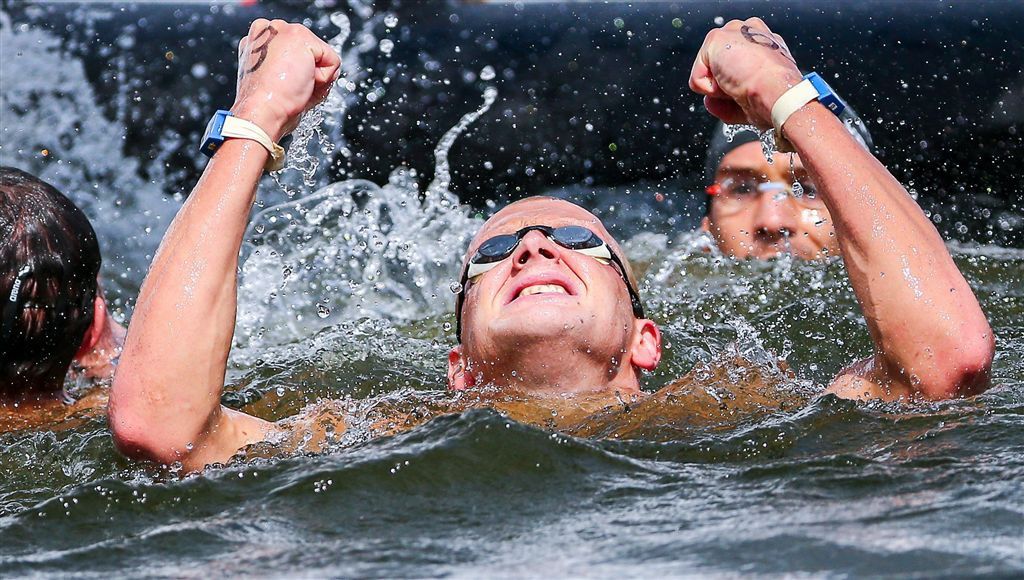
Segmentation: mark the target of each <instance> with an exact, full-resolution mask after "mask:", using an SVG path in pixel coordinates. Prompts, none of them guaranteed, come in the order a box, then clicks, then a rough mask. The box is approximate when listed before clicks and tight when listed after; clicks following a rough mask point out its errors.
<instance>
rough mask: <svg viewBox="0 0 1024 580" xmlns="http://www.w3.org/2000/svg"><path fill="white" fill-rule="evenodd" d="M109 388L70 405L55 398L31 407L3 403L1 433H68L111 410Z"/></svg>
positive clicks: (98, 388)
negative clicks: (39, 431) (26, 431)
mask: <svg viewBox="0 0 1024 580" xmlns="http://www.w3.org/2000/svg"><path fill="white" fill-rule="evenodd" d="M107 395H108V390H107V389H106V388H101V387H95V388H92V389H90V390H89V391H87V392H85V393H84V394H83V395H82V396H80V397H79V398H78V399H76V400H74V401H73V402H71V403H70V404H69V403H67V402H65V401H64V400H62V399H51V400H46V401H41V402H36V403H30V404H18V405H15V404H11V403H4V404H0V433H9V432H13V431H24V430H39V429H46V430H50V431H66V430H68V429H74V428H76V427H78V426H80V425H81V424H83V423H85V422H87V421H91V420H93V419H96V418H98V417H102V416H103V413H104V411H105V410H106V408H107V398H108V397H107Z"/></svg>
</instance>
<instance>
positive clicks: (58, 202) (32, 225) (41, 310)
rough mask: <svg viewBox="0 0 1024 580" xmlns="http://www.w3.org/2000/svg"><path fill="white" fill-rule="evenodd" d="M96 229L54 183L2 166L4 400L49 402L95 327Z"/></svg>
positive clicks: (0, 375) (0, 362)
mask: <svg viewBox="0 0 1024 580" xmlns="http://www.w3.org/2000/svg"><path fill="white" fill-rule="evenodd" d="M99 269H100V248H99V243H98V242H97V240H96V232H95V231H93V229H92V225H90V224H89V220H88V219H87V218H86V217H85V214H84V213H82V211H81V210H80V209H78V208H77V207H76V206H75V204H73V203H72V202H71V200H69V199H68V198H67V197H65V196H64V195H63V194H61V193H60V192H59V191H57V189H55V188H54V187H53V186H51V185H50V184H48V183H46V182H44V181H41V180H39V179H37V178H36V177H34V176H32V175H30V174H28V173H25V172H24V171H21V170H18V169H14V168H11V167H0V299H2V303H0V304H2V308H0V399H8V400H10V399H14V400H18V399H23V398H28V397H48V396H53V395H54V394H56V393H59V392H60V391H61V388H62V386H63V382H64V376H65V375H66V374H67V371H68V367H69V366H70V365H71V361H72V360H73V359H74V357H75V354H76V352H78V350H79V347H80V346H81V344H82V339H83V337H84V336H85V333H86V331H87V330H88V329H89V327H90V325H91V324H92V322H93V316H94V301H95V299H96V293H97V281H96V276H97V275H98V274H99Z"/></svg>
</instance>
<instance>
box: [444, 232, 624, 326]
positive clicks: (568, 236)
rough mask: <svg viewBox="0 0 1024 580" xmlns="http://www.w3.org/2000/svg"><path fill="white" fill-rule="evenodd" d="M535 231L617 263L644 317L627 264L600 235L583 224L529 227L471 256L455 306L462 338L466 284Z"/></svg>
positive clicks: (484, 245)
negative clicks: (557, 226)
mask: <svg viewBox="0 0 1024 580" xmlns="http://www.w3.org/2000/svg"><path fill="white" fill-rule="evenodd" d="M534 230H536V231H539V232H543V233H544V235H545V236H547V237H548V239H550V240H551V241H553V242H555V243H556V244H558V245H559V246H562V247H563V248H566V249H569V250H572V251H574V252H579V253H581V254H583V255H585V256H590V257H592V258H594V259H595V260H598V261H600V262H603V263H605V264H609V263H614V264H615V265H616V266H618V273H619V276H620V277H621V278H622V281H623V282H625V283H626V290H628V291H629V300H630V303H632V305H633V315H634V316H636V317H637V318H643V317H644V307H643V305H642V304H641V303H640V294H638V293H637V291H636V289H635V288H633V285H632V284H630V283H629V278H627V277H626V266H625V265H624V264H623V263H622V260H621V259H619V257H618V256H616V255H615V253H614V252H612V249H611V248H609V247H608V244H607V243H605V241H604V240H602V239H601V237H600V236H598V235H597V234H595V233H594V232H593V231H591V230H590V229H588V228H585V227H583V226H562V227H560V228H552V227H550V226H527V227H525V228H523V229H521V230H519V231H517V232H516V233H514V234H502V235H500V236H494V237H493V238H488V239H487V240H486V241H484V243H482V244H480V247H479V248H477V250H476V253H475V254H473V257H472V258H470V259H469V264H467V266H466V270H465V272H463V273H462V280H460V281H459V286H460V289H459V295H458V298H457V299H456V305H455V336H456V337H457V338H458V339H459V340H460V341H461V340H462V302H463V299H464V298H465V296H464V295H465V292H466V284H467V283H469V281H470V280H473V279H475V278H476V277H477V276H481V275H483V274H484V273H485V272H487V271H489V270H491V269H492V268H494V267H495V266H497V265H498V264H499V263H500V262H501V261H502V260H505V259H506V258H508V257H509V256H511V255H512V252H514V251H515V249H516V248H517V247H519V242H521V241H523V236H525V235H526V234H528V233H530V232H532V231H534Z"/></svg>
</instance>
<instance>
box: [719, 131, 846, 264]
mask: <svg viewBox="0 0 1024 580" xmlns="http://www.w3.org/2000/svg"><path fill="white" fill-rule="evenodd" d="M774 161H775V162H774V163H772V164H769V163H768V160H767V159H765V157H764V154H763V153H762V152H761V145H760V143H747V144H744V145H742V146H740V147H737V148H736V149H733V150H732V151H730V152H729V153H728V154H727V155H726V156H725V157H724V158H723V159H722V162H721V163H720V164H719V166H718V171H717V173H716V175H715V183H716V184H720V185H721V184H727V185H730V186H732V190H731V191H732V192H733V193H732V194H731V195H730V194H728V193H724V192H723V193H719V194H717V195H714V196H712V197H711V209H710V211H709V212H708V215H707V217H705V218H704V222H703V224H702V228H703V229H706V230H707V231H709V232H711V234H712V235H713V236H714V237H715V241H716V242H717V243H718V247H719V248H720V249H721V250H722V252H724V253H726V254H729V255H732V256H734V257H737V258H761V259H764V258H771V257H774V256H777V255H779V254H781V253H792V254H794V255H796V256H798V257H800V258H804V259H815V258H821V257H824V256H825V255H836V254H837V253H838V251H839V244H838V242H837V241H836V237H835V230H834V229H833V227H832V217H831V216H830V215H829V213H828V209H827V208H826V207H825V205H824V204H823V203H821V201H820V198H819V199H818V200H817V201H814V200H812V199H810V198H805V199H803V200H798V199H796V198H795V197H793V196H792V195H787V193H786V192H785V191H784V190H780V189H779V188H771V187H765V188H764V190H763V191H761V192H758V191H757V188H756V186H757V184H764V183H771V182H776V183H783V184H791V183H793V177H794V175H793V174H794V173H795V176H796V179H797V180H798V181H799V182H801V183H802V184H805V185H806V186H810V185H812V184H811V182H810V180H809V179H808V177H807V173H806V171H804V167H803V164H802V163H801V162H800V159H799V157H795V156H794V158H793V173H791V172H790V155H789V154H782V153H777V154H776V155H775V159H774Z"/></svg>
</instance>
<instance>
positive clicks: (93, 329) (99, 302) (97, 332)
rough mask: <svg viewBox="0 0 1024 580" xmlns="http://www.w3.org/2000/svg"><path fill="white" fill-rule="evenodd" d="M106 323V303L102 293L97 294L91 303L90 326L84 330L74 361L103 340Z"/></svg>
mask: <svg viewBox="0 0 1024 580" xmlns="http://www.w3.org/2000/svg"><path fill="white" fill-rule="evenodd" d="M107 323H108V321H107V302H106V300H104V299H103V295H102V293H100V292H97V293H96V298H95V300H93V303H92V324H90V325H89V328H87V329H86V330H85V336H83V337H82V344H81V345H80V346H79V347H78V352H76V353H75V358H76V359H78V358H82V357H83V356H85V355H87V354H89V353H90V352H92V350H93V349H94V348H96V345H97V344H98V343H99V342H100V339H101V338H103V333H104V332H106V331H107Z"/></svg>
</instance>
